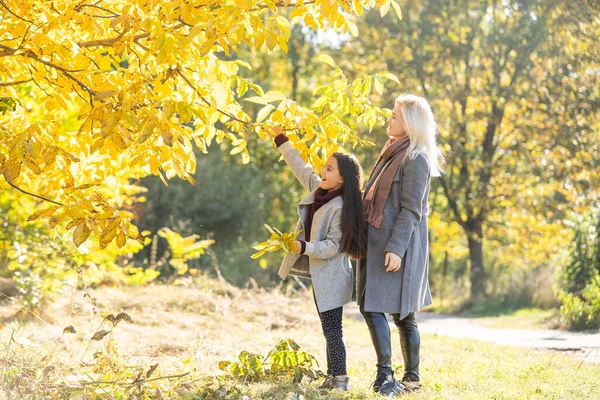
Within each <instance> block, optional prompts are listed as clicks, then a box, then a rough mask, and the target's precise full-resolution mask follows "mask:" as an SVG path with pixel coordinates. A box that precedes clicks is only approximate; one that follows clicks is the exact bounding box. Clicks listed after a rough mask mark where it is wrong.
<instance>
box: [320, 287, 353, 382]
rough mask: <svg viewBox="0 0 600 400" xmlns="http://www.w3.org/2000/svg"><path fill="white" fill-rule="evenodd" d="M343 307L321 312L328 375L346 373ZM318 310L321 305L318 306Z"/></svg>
mask: <svg viewBox="0 0 600 400" xmlns="http://www.w3.org/2000/svg"><path fill="white" fill-rule="evenodd" d="M313 296H314V293H313ZM316 304H317V302H316V299H315V305H316ZM343 309H344V308H343V307H338V308H334V309H333V310H329V311H325V312H319V318H320V319H321V327H322V328H323V335H324V336H325V343H326V352H327V374H328V375H346V345H345V343H344V332H343V329H342V314H343ZM318 310H319V307H318V306H317V311H318Z"/></svg>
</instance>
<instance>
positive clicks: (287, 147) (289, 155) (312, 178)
mask: <svg viewBox="0 0 600 400" xmlns="http://www.w3.org/2000/svg"><path fill="white" fill-rule="evenodd" d="M278 149H279V151H280V152H281V154H282V155H283V159H284V160H285V162H286V163H287V165H289V167H290V169H291V170H292V172H293V173H294V175H295V176H296V178H297V179H298V181H300V183H301V184H302V186H304V188H305V189H306V190H308V191H309V192H312V191H313V190H315V189H316V188H317V186H319V183H321V177H319V175H317V173H316V172H315V170H314V169H313V168H312V167H311V166H310V165H309V164H307V163H306V162H305V161H304V160H303V159H302V156H301V155H300V153H298V150H296V149H295V148H294V146H292V144H291V143H290V142H285V143H283V144H282V145H281V146H279V147H278Z"/></svg>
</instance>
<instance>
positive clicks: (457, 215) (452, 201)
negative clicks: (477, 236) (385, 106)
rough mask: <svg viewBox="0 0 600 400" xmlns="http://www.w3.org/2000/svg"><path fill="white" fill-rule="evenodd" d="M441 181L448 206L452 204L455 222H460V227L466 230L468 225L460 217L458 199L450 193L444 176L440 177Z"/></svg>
mask: <svg viewBox="0 0 600 400" xmlns="http://www.w3.org/2000/svg"><path fill="white" fill-rule="evenodd" d="M439 179H440V182H441V183H442V188H443V189H444V194H445V195H446V198H447V199H448V204H450V208H451V209H452V212H453V213H454V220H455V221H456V222H458V224H459V225H460V226H462V227H463V228H464V229H466V228H467V223H466V221H464V220H463V219H462V218H461V216H460V211H459V210H458V204H457V203H456V199H455V198H454V197H453V196H452V193H451V192H450V188H449V187H448V184H447V182H446V179H445V178H444V176H443V175H442V176H440V177H439Z"/></svg>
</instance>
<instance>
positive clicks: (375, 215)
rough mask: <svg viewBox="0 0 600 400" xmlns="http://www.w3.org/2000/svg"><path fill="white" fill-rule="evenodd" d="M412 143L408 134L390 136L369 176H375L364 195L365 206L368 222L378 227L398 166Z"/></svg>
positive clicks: (370, 178)
mask: <svg viewBox="0 0 600 400" xmlns="http://www.w3.org/2000/svg"><path fill="white" fill-rule="evenodd" d="M409 145H410V139H409V138H408V136H403V137H401V138H397V139H396V138H390V140H388V141H387V143H386V144H385V146H384V147H383V150H382V151H381V154H379V157H378V158H377V163H375V168H373V172H372V173H371V176H370V177H369V182H371V180H372V179H373V178H375V182H374V183H373V184H372V185H371V187H370V189H369V191H368V192H366V193H365V194H364V196H363V206H364V209H365V215H366V217H367V222H368V223H369V224H371V225H373V226H374V227H376V228H379V226H380V225H381V219H382V218H383V206H385V201H386V200H387V198H388V196H389V194H390V190H391V188H392V181H393V180H394V176H395V175H396V172H398V168H400V166H401V165H402V163H403V162H404V158H405V157H406V150H407V149H408V146H409Z"/></svg>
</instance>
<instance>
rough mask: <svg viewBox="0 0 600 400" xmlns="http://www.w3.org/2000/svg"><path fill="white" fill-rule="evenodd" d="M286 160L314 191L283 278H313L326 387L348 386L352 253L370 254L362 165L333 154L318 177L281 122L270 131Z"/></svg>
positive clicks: (302, 206) (303, 206)
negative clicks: (345, 321)
mask: <svg viewBox="0 0 600 400" xmlns="http://www.w3.org/2000/svg"><path fill="white" fill-rule="evenodd" d="M270 134H271V136H273V137H274V138H275V144H276V145H277V147H278V149H279V151H280V152H281V154H283V158H284V159H285V162H286V163H287V164H288V165H289V166H290V168H291V170H292V172H293V173H294V175H295V176H296V178H298V180H299V181H300V183H301V184H302V186H304V188H305V189H306V190H307V191H309V192H310V194H309V195H308V196H307V197H306V198H304V199H303V200H302V201H300V203H298V213H299V214H300V220H299V221H298V224H297V227H296V229H297V230H302V232H301V233H300V234H299V238H304V240H297V241H296V246H297V247H298V252H297V254H294V255H286V256H285V258H284V260H283V262H282V264H281V268H280V269H279V276H280V277H281V278H282V279H285V278H286V277H287V276H288V275H289V274H291V275H296V276H300V277H310V278H311V279H312V284H313V296H314V299H315V304H316V306H317V311H318V312H319V317H320V319H321V326H322V328H323V334H324V335H325V342H326V350H327V377H326V378H325V382H324V383H323V385H322V386H321V388H323V389H336V388H337V389H342V390H348V380H349V379H348V376H347V373H346V346H345V344H344V336H343V332H342V311H343V306H344V304H346V303H349V302H350V301H351V300H352V266H351V265H350V257H352V258H361V257H365V255H366V248H367V234H366V224H365V221H364V212H363V209H362V199H361V183H362V169H361V167H360V164H359V163H358V160H357V159H356V157H355V156H354V155H352V154H342V153H334V154H333V155H332V156H331V157H329V159H328V160H327V164H326V165H325V167H324V168H323V170H322V171H321V176H320V177H319V176H318V175H317V174H316V173H315V171H314V170H313V168H312V167H311V166H309V165H308V164H307V163H306V162H304V160H303V159H302V157H301V156H300V154H299V153H298V151H297V150H296V149H295V148H294V147H293V146H292V145H291V144H290V143H289V142H288V138H287V137H286V136H285V135H284V134H283V130H282V129H281V128H280V127H278V126H276V127H273V131H272V132H270Z"/></svg>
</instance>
